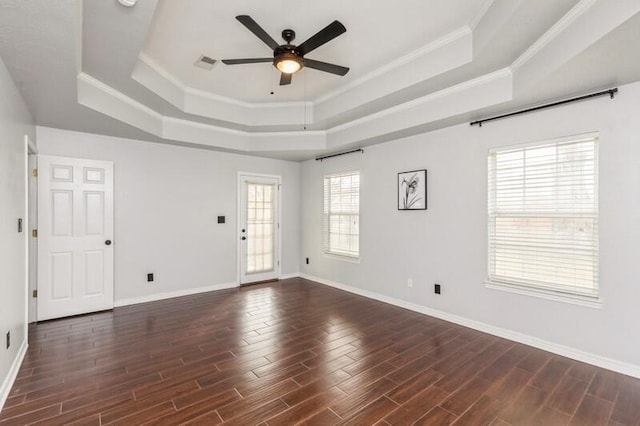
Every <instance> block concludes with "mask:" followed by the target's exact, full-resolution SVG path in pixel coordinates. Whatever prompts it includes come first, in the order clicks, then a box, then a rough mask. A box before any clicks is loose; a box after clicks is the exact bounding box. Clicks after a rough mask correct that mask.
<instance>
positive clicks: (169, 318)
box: [0, 278, 640, 426]
mask: <svg viewBox="0 0 640 426" xmlns="http://www.w3.org/2000/svg"><path fill="white" fill-rule="evenodd" d="M297 423H301V424H305V425H323V426H324V425H334V424H350V425H355V424H360V425H372V424H378V425H409V424H418V425H444V424H451V423H455V424H459V425H489V424H491V425H521V424H535V425H564V424H576V425H598V424H602V425H638V424H640V380H637V379H633V378H630V377H626V376H623V375H620V374H616V373H613V372H610V371H607V370H603V369H599V368H596V367H593V366H590V365H587V364H582V363H579V362H576V361H572V360H569V359H566V358H563V357H560V356H557V355H553V354H551V353H548V352H544V351H541V350H538V349H534V348H531V347H528V346H524V345H521V344H518V343H514V342H511V341H507V340H504V339H500V338H497V337H494V336H490V335H487V334H483V333H480V332H477V331H474V330H470V329H467V328H464V327H460V326H457V325H455V324H451V323H448V322H445V321H441V320H438V319H434V318H431V317H427V316H423V315H420V314H417V313H414V312H410V311H406V310H403V309H400V308H397V307H394V306H391V305H387V304H384V303H379V302H376V301H372V300H369V299H366V298H362V297H359V296H355V295H352V294H349V293H345V292H342V291H338V290H335V289H332V288H329V287H326V286H323V285H320V284H317V283H313V282H311V281H306V280H303V279H298V278H296V279H291V280H285V281H280V282H278V283H270V284H263V285H258V286H253V287H246V288H241V289H234V290H224V291H218V292H212V293H205V294H200V295H195V296H188V297H182V298H177V299H171V300H166V301H160V302H153V303H146V304H141V305H135V306H128V307H123V308H116V309H115V310H113V311H110V312H103V313H98V314H93V315H86V316H79V317H74V318H68V319H61V320H55V321H49V322H44V323H40V324H33V325H31V327H30V346H29V351H28V353H27V355H26V358H25V360H24V364H23V365H22V368H21V369H20V372H19V375H18V378H17V380H16V382H15V384H14V386H13V388H12V390H11V394H10V397H9V399H8V400H7V403H6V405H5V408H4V409H3V411H2V412H1V413H0V425H1V426H5V425H24V424H37V425H58V424H73V425H101V424H102V425H106V424H121V425H142V424H153V425H178V424H203V425H216V424H225V425H252V424H260V425H269V426H273V425H291V424H297Z"/></svg>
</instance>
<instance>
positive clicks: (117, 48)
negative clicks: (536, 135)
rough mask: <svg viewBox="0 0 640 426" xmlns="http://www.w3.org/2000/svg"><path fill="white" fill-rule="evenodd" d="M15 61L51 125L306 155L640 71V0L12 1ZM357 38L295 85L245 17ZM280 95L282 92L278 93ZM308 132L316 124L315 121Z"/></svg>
mask: <svg viewBox="0 0 640 426" xmlns="http://www.w3.org/2000/svg"><path fill="white" fill-rule="evenodd" d="M0 11H1V13H0V57H2V59H3V60H4V62H5V63H6V65H7V67H8V68H9V71H10V72H11V74H12V75H13V77H14V79H15V80H16V82H17V84H18V86H19V87H20V88H21V90H22V92H23V95H24V97H25V99H26V101H27V104H28V105H29V107H30V109H31V111H32V113H33V115H34V118H35V120H36V122H37V123H38V124H39V125H44V126H51V127H59V128H64V129H70V130H78V131H85V132H93V133H101V134H108V135H114V136H121V137H128V138H136V139H145V140H151V141H155V142H163V143H173V144H180V145H187V146H196V147H201V148H206V149H216V150H225V151H236V152H244V153H248V154H252V155H261V156H269V157H276V158H285V159H293V160H301V159H306V158H312V157H313V156H315V155H317V154H320V153H326V152H335V151H340V150H342V149H347V148H350V147H357V146H366V145H369V144H373V143H379V142H384V141H388V140H392V139H395V138H398V137H402V136H407V135H411V134H417V133H420V132H424V131H429V130H433V129H436V128H440V127H443V126H448V125H452V124H457V123H461V122H463V121H465V120H469V119H471V118H477V117H480V116H485V115H487V114H491V113H495V112H502V111H506V110H508V109H512V108H517V107H521V106H523V105H530V104H534V103H538V102H542V101H546V100H555V99H558V98H562V97H565V96H568V95H573V94H581V93H585V92H588V91H591V90H596V89H600V88H603V87H608V86H612V85H620V84H624V83H629V82H632V81H637V80H640V55H637V53H636V52H638V51H640V2H639V1H637V0H616V2H611V1H610V0H554V1H545V2H540V1H538V0H474V1H470V0H452V1H447V2H443V1H439V0H406V1H403V2H402V7H398V4H397V3H392V2H366V3H364V2H354V1H350V2H349V1H335V0H325V1H323V2H312V1H310V0H301V1H298V2H284V1H282V0H274V1H269V2H265V1H260V0H239V1H235V2H226V1H221V0H183V1H175V0H174V1H169V0H158V1H156V0H139V1H138V4H137V5H136V6H135V7H133V8H124V7H122V6H120V5H119V4H118V2H117V0H84V1H82V0H56V1H51V0H29V1H24V0H0ZM239 14H249V15H251V16H252V17H253V18H254V19H255V20H256V21H257V22H258V23H259V24H260V25H261V26H262V27H263V28H264V29H265V30H266V31H267V32H268V33H270V34H271V35H272V37H273V38H274V39H276V40H278V41H280V40H281V38H280V32H281V31H282V29H284V28H293V29H294V30H295V31H296V33H297V37H296V41H295V42H294V43H297V44H299V43H301V42H303V41H304V40H305V39H306V38H308V37H309V36H311V35H312V34H314V33H315V32H316V31H318V30H319V29H321V28H323V27H324V26H325V25H327V24H328V23H329V22H331V21H332V20H334V19H338V20H340V21H341V22H342V23H343V24H344V25H345V26H346V27H347V33H345V34H343V35H341V36H340V37H338V38H336V39H335V40H333V41H331V42H330V43H328V44H326V45H325V46H322V47H320V48H318V49H317V50H316V51H314V52H312V53H311V54H309V55H308V56H309V57H311V58H313V59H318V60H322V61H327V62H333V63H337V64H340V65H345V66H349V67H350V68H351V71H350V72H349V74H347V75H346V76H345V77H338V76H335V75H331V74H326V73H322V72H319V71H316V70H307V69H305V70H303V71H302V72H300V73H298V74H296V75H295V76H294V80H293V84H292V85H291V86H287V87H282V88H280V87H279V86H278V84H277V82H278V78H279V77H278V74H277V72H276V71H275V70H274V68H273V67H272V66H271V65H270V64H268V63H263V64H252V65H237V66H226V65H224V64H222V63H220V62H218V63H216V65H215V66H214V68H213V69H212V70H211V71H206V70H203V69H200V68H196V67H194V66H193V63H194V61H195V60H196V59H197V58H198V56H199V55H201V54H206V55H208V56H211V57H213V58H215V59H217V60H220V59H222V58H241V57H253V56H256V57H268V56H270V54H271V52H270V51H269V48H268V47H267V46H266V45H264V44H263V43H262V42H261V41H260V40H259V39H258V38H256V37H255V36H254V35H253V34H251V33H250V32H249V31H248V30H247V29H246V28H245V27H244V26H242V25H241V24H240V23H239V22H237V21H236V20H235V18H234V17H235V16H236V15H239ZM272 86H273V89H274V92H275V93H274V94H273V95H271V94H270V93H269V92H270V91H271V90H272ZM304 127H306V130H305V129H304Z"/></svg>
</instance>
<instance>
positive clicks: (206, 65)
mask: <svg viewBox="0 0 640 426" xmlns="http://www.w3.org/2000/svg"><path fill="white" fill-rule="evenodd" d="M215 63H216V60H215V59H213V58H210V57H208V56H206V55H202V56H200V57H199V58H198V60H197V61H196V63H195V64H194V65H195V66H196V67H198V68H202V69H205V70H207V71H210V70H211V69H213V65H214V64H215Z"/></svg>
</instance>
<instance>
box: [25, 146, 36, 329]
mask: <svg viewBox="0 0 640 426" xmlns="http://www.w3.org/2000/svg"><path fill="white" fill-rule="evenodd" d="M24 143H25V146H26V168H27V176H26V188H25V190H26V192H25V196H26V210H25V215H26V220H25V221H23V222H24V223H23V230H24V232H25V233H26V234H27V236H26V238H27V275H26V277H27V324H29V323H30V322H36V321H38V299H37V298H35V297H33V291H34V290H37V289H38V239H37V238H34V237H33V236H32V235H31V231H33V230H34V229H38V178H37V177H36V176H34V175H33V174H32V172H33V170H34V169H36V170H37V169H38V149H37V147H36V145H35V143H34V142H33V140H32V139H31V138H30V137H29V135H24Z"/></svg>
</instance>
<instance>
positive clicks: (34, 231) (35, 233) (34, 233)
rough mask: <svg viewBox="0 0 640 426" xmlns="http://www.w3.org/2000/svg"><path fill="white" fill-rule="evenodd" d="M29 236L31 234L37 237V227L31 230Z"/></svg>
mask: <svg viewBox="0 0 640 426" xmlns="http://www.w3.org/2000/svg"><path fill="white" fill-rule="evenodd" d="M31 236H32V237H33V238H38V230H37V229H34V230H32V231H31Z"/></svg>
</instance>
